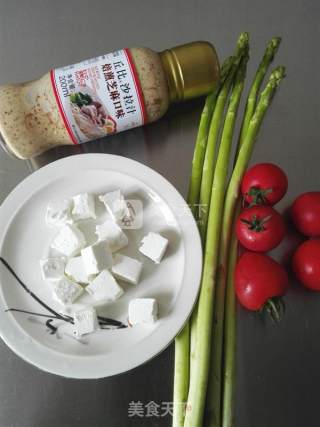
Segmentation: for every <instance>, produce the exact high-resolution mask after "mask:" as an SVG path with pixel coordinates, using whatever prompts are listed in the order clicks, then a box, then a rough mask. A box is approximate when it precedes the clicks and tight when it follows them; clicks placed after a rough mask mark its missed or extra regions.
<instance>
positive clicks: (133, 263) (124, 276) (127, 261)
mask: <svg viewBox="0 0 320 427" xmlns="http://www.w3.org/2000/svg"><path fill="white" fill-rule="evenodd" d="M141 271H142V263H141V262H140V261H138V260H136V259H134V258H130V257H128V256H126V255H121V254H116V255H115V257H114V264H113V266H112V273H113V274H114V275H115V277H117V278H118V279H121V280H123V281H125V282H128V283H131V284H133V285H137V283H138V282H139V278H140V275H141Z"/></svg>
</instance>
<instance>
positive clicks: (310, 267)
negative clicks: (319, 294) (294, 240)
mask: <svg viewBox="0 0 320 427" xmlns="http://www.w3.org/2000/svg"><path fill="white" fill-rule="evenodd" d="M292 269H293V271H294V273H295V275H296V277H297V279H298V280H299V281H300V282H301V283H302V284H303V285H304V286H306V287H307V288H309V289H312V290H314V291H320V239H314V240H307V241H306V242H304V243H302V244H301V245H300V246H299V247H298V249H297V250H296V251H295V253H294V255H293V258H292Z"/></svg>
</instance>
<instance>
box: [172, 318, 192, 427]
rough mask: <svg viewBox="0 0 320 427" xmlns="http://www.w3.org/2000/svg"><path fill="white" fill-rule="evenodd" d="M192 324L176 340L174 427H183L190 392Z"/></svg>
mask: <svg viewBox="0 0 320 427" xmlns="http://www.w3.org/2000/svg"><path fill="white" fill-rule="evenodd" d="M189 354H190V323H189V321H188V322H187V323H186V325H185V327H184V328H183V330H182V332H180V334H179V335H178V336H177V337H176V339H175V354H174V385H173V419H172V425H173V427H183V423H184V414H185V402H186V401H187V398H188V390H189V366H190V363H189Z"/></svg>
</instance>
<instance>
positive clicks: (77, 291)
mask: <svg viewBox="0 0 320 427" xmlns="http://www.w3.org/2000/svg"><path fill="white" fill-rule="evenodd" d="M52 286H53V288H52V289H53V297H54V299H56V300H57V301H59V302H60V303H61V304H63V305H68V304H72V303H73V302H74V301H75V300H76V299H77V298H78V297H79V296H80V295H81V294H82V292H83V288H82V287H81V286H80V285H78V284H77V283H74V282H72V281H71V280H69V279H67V278H66V277H64V278H63V279H61V280H59V282H54V283H53V284H52Z"/></svg>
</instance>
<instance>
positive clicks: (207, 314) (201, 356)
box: [185, 45, 248, 427]
mask: <svg viewBox="0 0 320 427" xmlns="http://www.w3.org/2000/svg"><path fill="white" fill-rule="evenodd" d="M247 49H248V45H247ZM246 63H247V58H246V55H245V59H244V60H242V61H241V64H240V67H239V69H238V71H237V74H236V78H235V82H234V85H233V89H232V93H231V97H230V101H229V105H228V110H227V114H226V119H225V122H224V126H223V131H222V136H221V144H220V149H219V153H218V157H217V162H216V167H215V171H214V176H213V185H212V195H211V201H210V205H211V206H212V209H210V211H209V218H208V236H210V238H208V239H207V243H206V248H205V259H204V269H203V276H202V284H201V291H200V298H199V306H198V319H197V351H196V355H195V365H194V369H195V373H194V375H192V377H191V380H192V381H191V382H190V387H189V396H188V408H191V409H190V410H189V411H187V413H186V417H185V427H201V426H202V420H203V412H204V405H205V397H206V390H207V383H208V373H209V360H210V342H211V327H212V313H213V300H214V287H215V286H214V285H215V283H214V278H215V270H216V267H217V260H218V245H219V239H220V228H221V227H220V226H221V221H222V210H223V202H224V193H225V186H226V182H227V176H228V166H229V159H230V153H231V145H232V136H233V131H234V125H235V118H236V114H237V110H238V107H239V102H240V98H241V94H242V90H243V85H244V78H245V69H246Z"/></svg>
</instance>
